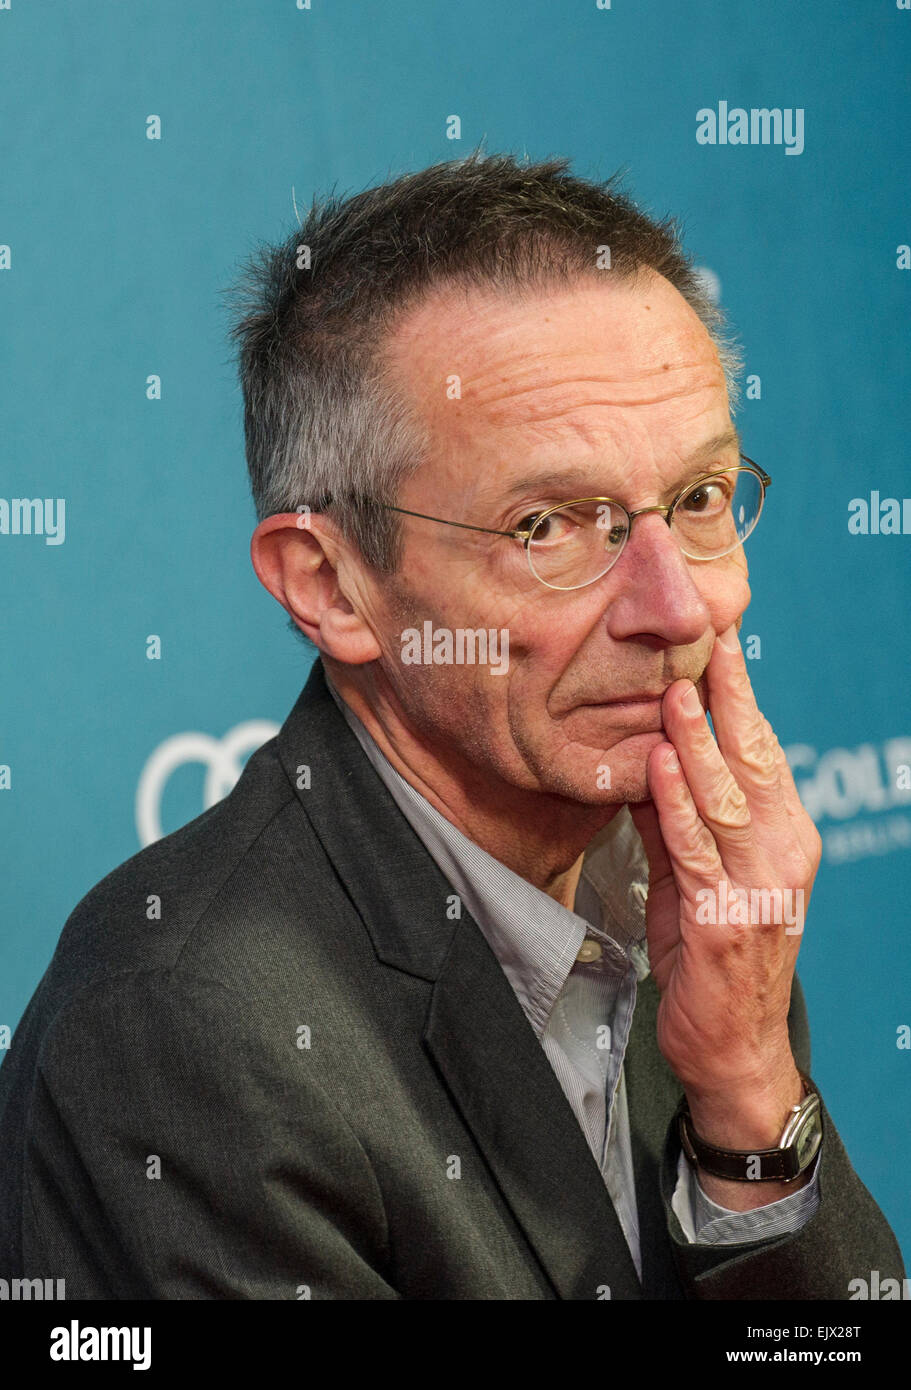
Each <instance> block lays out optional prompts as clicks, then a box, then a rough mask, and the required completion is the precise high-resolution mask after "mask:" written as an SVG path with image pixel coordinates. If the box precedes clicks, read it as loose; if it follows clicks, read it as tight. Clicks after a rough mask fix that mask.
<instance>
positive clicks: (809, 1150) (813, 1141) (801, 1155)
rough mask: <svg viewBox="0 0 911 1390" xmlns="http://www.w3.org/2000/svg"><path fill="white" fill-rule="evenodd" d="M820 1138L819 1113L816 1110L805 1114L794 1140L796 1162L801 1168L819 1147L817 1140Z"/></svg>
mask: <svg viewBox="0 0 911 1390" xmlns="http://www.w3.org/2000/svg"><path fill="white" fill-rule="evenodd" d="M821 1138H822V1126H821V1124H820V1122H819V1113H818V1112H816V1113H814V1114H812V1115H808V1116H807V1118H806V1120H805V1122H804V1123H803V1124H802V1125H801V1127H800V1132H799V1134H798V1135H797V1138H796V1139H795V1141H794V1149H795V1151H796V1153H797V1162H798V1163H799V1164H800V1167H801V1168H805V1167H806V1165H807V1164H808V1163H809V1162H810V1160H811V1158H812V1157H813V1155H814V1154H815V1152H816V1150H817V1149H818V1148H819V1141H820V1139H821Z"/></svg>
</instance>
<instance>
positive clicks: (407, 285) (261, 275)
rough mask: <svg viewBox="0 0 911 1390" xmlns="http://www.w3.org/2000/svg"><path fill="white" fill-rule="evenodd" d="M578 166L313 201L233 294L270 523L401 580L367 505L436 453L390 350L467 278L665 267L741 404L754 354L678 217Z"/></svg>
mask: <svg viewBox="0 0 911 1390" xmlns="http://www.w3.org/2000/svg"><path fill="white" fill-rule="evenodd" d="M568 165H569V161H568V160H566V159H559V160H558V159H554V160H547V161H544V162H541V163H530V162H528V161H527V160H523V161H520V160H516V159H514V158H512V157H511V156H508V155H483V154H481V153H480V152H478V151H475V152H474V153H473V154H471V155H469V156H468V157H467V158H465V159H460V160H455V161H452V162H447V163H442V164H435V165H433V166H432V167H430V168H428V169H422V170H420V171H419V172H417V173H411V174H404V175H402V176H401V177H399V178H395V179H392V180H390V181H389V182H387V183H384V184H381V185H380V186H378V187H375V188H370V189H367V190H366V191H364V192H362V193H358V194H355V195H354V196H352V197H347V198H340V197H337V196H335V195H334V194H333V195H330V196H328V197H326V198H325V199H323V200H322V201H317V200H316V199H314V202H313V205H312V207H311V209H310V212H309V213H308V214H307V216H306V217H305V218H304V220H303V221H302V222H301V224H300V226H299V227H298V228H295V230H294V231H293V233H292V234H291V235H290V236H289V237H288V238H287V240H285V241H284V242H282V243H280V244H279V245H276V246H266V247H263V248H261V249H260V250H258V251H256V252H254V253H253V255H252V256H251V257H249V258H248V259H247V261H246V262H245V263H244V266H243V269H242V273H241V277H240V279H239V280H238V281H237V282H236V284H235V285H234V286H233V287H231V288H230V289H229V290H228V291H227V293H228V296H229V299H230V300H231V301H232V304H233V306H234V307H235V308H236V312H237V318H236V320H235V322H234V325H233V327H232V328H231V330H230V337H231V339H232V340H233V341H234V343H235V344H236V345H237V347H238V349H239V373H240V380H241V386H242V390H243V397H244V434H245V440H246V455H247V465H248V468H249V472H250V480H251V485H252V491H253V498H254V501H255V504H256V511H257V516H258V517H259V519H260V520H262V519H263V517H266V516H271V515H272V514H273V513H276V512H293V511H300V510H302V509H303V508H305V507H309V508H310V509H311V510H312V511H314V512H316V511H322V512H324V513H325V514H326V515H327V516H329V517H331V518H332V520H333V521H334V522H335V523H336V525H337V526H338V527H339V529H340V531H341V532H342V534H343V535H344V536H346V538H347V539H348V540H349V541H351V542H352V543H354V544H355V545H356V546H357V548H358V550H359V551H360V553H361V555H362V556H363V558H364V560H365V561H366V563H367V564H369V565H371V566H372V567H373V568H374V569H376V570H379V571H385V572H391V571H394V570H395V569H396V567H397V564H398V562H399V559H400V545H401V518H400V517H399V516H398V515H397V514H396V513H394V512H389V511H387V510H385V509H384V508H382V507H377V506H375V505H370V502H369V501H368V500H367V499H373V500H374V501H385V502H395V501H396V497H397V493H398V489H399V487H400V485H401V484H402V482H403V481H404V480H405V479H406V478H407V477H409V476H410V475H411V474H412V473H413V472H414V471H416V469H418V468H419V467H420V465H421V463H422V462H423V461H424V460H425V458H426V457H427V453H428V448H429V441H428V439H427V436H426V430H425V428H424V426H423V425H422V423H421V421H420V420H419V419H418V418H417V417H416V414H415V410H414V407H413V406H412V404H410V403H409V402H408V401H406V400H405V399H403V395H402V391H401V389H400V388H398V387H397V386H396V385H395V383H394V382H393V380H392V379H391V375H390V373H389V371H388V368H387V364H386V361H385V358H384V348H385V346H386V345H387V343H388V342H389V337H390V335H391V333H392V331H393V329H394V327H395V324H396V322H397V321H398V320H399V319H400V317H401V316H402V315H403V314H404V313H405V312H407V310H408V309H409V308H410V307H412V306H414V305H415V304H416V303H417V302H418V301H419V300H420V299H421V298H422V297H424V296H426V295H427V293H428V292H429V291H431V290H433V289H436V288H438V287H443V286H446V285H451V284H453V283H462V284H467V285H469V286H476V287H478V288H493V289H503V290H506V291H513V292H515V291H519V292H534V291H535V290H545V289H548V288H551V287H556V286H558V285H560V284H571V283H574V282H578V281H579V280H580V279H584V278H590V277H592V276H595V275H598V274H599V273H600V272H599V271H598V269H597V265H596V256H597V253H598V251H599V250H603V248H604V247H608V248H609V249H610V262H609V263H610V268H611V275H612V278H614V279H623V280H627V281H635V280H636V279H637V277H638V276H639V275H640V274H642V273H647V272H649V271H652V272H656V273H657V274H659V275H663V276H664V277H665V278H666V279H667V280H669V281H670V283H671V284H672V285H674V286H675V288H676V289H677V290H678V291H679V292H680V294H681V295H682V296H683V298H684V299H685V300H686V301H687V303H688V304H690V306H691V307H692V308H693V310H694V311H695V312H696V314H697V315H698V316H699V318H700V319H701V321H702V323H703V324H704V326H705V327H706V329H707V330H708V332H709V334H710V336H711V338H712V341H713V342H714V344H715V347H716V350H717V352H718V356H719V360H720V362H721V366H722V369H723V371H724V374H725V380H726V383H727V389H728V399H729V403H730V406H731V409H732V410H733V409H735V408H736V405H737V404H739V396H740V391H739V384H738V376H739V373H740V371H741V369H742V366H743V361H742V357H741V353H740V349H739V347H738V346H737V344H736V342H735V340H734V338H733V337H732V336H731V335H730V334H729V333H728V332H727V331H726V327H725V325H726V320H725V317H724V315H723V313H722V312H721V310H720V309H719V308H718V307H717V306H716V305H715V304H714V303H713V301H712V299H711V297H710V295H709V294H708V292H707V290H706V287H705V285H704V283H703V280H702V278H701V277H700V275H699V273H698V272H697V271H696V270H695V269H694V268H693V264H692V261H691V259H690V258H689V257H688V256H687V255H686V254H685V253H684V251H683V250H682V247H681V242H680V236H681V233H680V230H679V227H678V224H677V223H676V222H675V221H674V219H671V218H668V219H665V220H664V221H661V222H656V221H653V220H652V219H651V218H650V217H648V216H646V215H645V213H643V212H641V211H640V210H639V208H638V207H637V206H636V204H635V203H634V202H633V201H632V200H631V199H630V198H629V197H627V196H626V195H624V194H622V193H621V192H619V190H618V187H617V184H618V181H619V178H620V175H619V174H614V175H613V176H612V177H611V178H609V179H607V180H606V181H604V182H603V183H594V182H590V181H588V180H586V179H581V178H577V177H575V176H573V175H571V174H569V173H567V168H568Z"/></svg>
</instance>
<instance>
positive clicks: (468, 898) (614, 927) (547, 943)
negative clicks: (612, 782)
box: [326, 672, 649, 1037]
mask: <svg viewBox="0 0 911 1390" xmlns="http://www.w3.org/2000/svg"><path fill="white" fill-rule="evenodd" d="M326 684H327V686H328V687H329V691H330V693H331V695H332V698H333V699H334V700H335V702H336V704H337V705H338V707H339V709H340V710H341V712H342V714H343V715H344V717H345V719H346V721H347V723H348V726H349V728H350V729H351V731H352V732H353V733H354V735H355V737H356V738H357V740H358V742H359V743H360V745H361V747H362V748H363V750H364V753H365V754H366V756H367V758H368V759H369V760H370V762H371V763H372V765H373V767H374V769H375V770H376V772H377V775H378V776H379V777H380V779H381V780H382V782H383V783H384V785H385V786H386V788H387V789H388V791H389V793H390V794H391V796H392V798H393V800H394V801H395V802H396V804H397V806H398V807H399V810H400V811H401V812H402V814H403V815H404V817H405V819H406V820H407V821H408V822H409V824H410V825H411V827H412V829H413V830H414V832H415V834H416V835H417V836H418V838H419V839H420V840H421V841H422V843H423V844H424V846H425V848H426V849H427V851H428V853H429V854H430V855H431V857H432V858H433V859H434V860H435V861H436V863H437V865H438V866H439V868H440V870H441V872H442V873H443V875H444V877H445V878H446V879H447V880H448V881H449V883H451V884H452V887H453V888H454V889H455V891H456V893H457V895H458V897H459V898H460V899H461V901H462V903H464V905H465V907H466V908H467V909H468V911H469V912H470V913H471V915H472V917H473V918H474V919H475V921H476V922H477V923H478V926H479V927H480V928H481V930H482V932H483V933H484V936H485V937H486V939H487V942H488V944H489V946H490V948H491V950H492V951H493V952H494V954H495V955H496V957H497V959H498V960H499V962H500V965H501V966H502V968H503V971H504V973H505V974H506V976H507V978H508V979H509V982H510V984H511V985H512V987H513V990H514V991H515V994H516V996H517V998H518V1000H519V1003H520V1004H521V1005H522V1008H523V1010H524V1011H525V1015H526V1017H527V1018H528V1020H529V1022H530V1023H531V1025H532V1027H533V1028H534V1029H535V1032H536V1033H537V1034H538V1036H539V1037H540V1036H541V1035H542V1034H543V1032H544V1029H545V1028H546V1027H547V1021H548V1019H549V1017H550V1013H551V1010H552V1008H553V1006H554V1004H555V1002H556V1000H557V997H558V995H559V994H560V991H561V990H562V988H563V986H564V984H565V982H566V977H567V976H568V974H569V972H570V970H571V969H572V968H573V965H574V963H575V960H576V956H577V954H578V951H579V947H580V946H581V945H582V942H583V940H584V939H585V938H586V937H594V938H595V939H596V940H597V941H598V942H599V943H600V944H601V947H602V952H603V957H602V958H603V961H604V967H605V968H607V969H613V970H616V971H617V972H619V973H625V972H626V971H627V970H628V969H629V968H630V966H632V968H633V969H634V970H635V972H636V975H637V977H638V978H639V979H640V980H641V979H643V978H644V977H645V976H646V975H647V974H648V972H649V962H648V950H647V944H646V938H645V900H646V897H647V896H648V866H647V862H646V859H645V853H644V850H643V848H642V841H641V839H640V837H639V834H638V832H637V830H636V827H635V825H634V824H633V821H632V818H631V817H630V814H629V810H628V808H627V807H626V806H624V807H623V808H622V809H621V810H620V811H619V812H618V813H617V815H616V816H615V817H614V818H613V820H612V821H610V823H609V824H608V825H606V826H605V827H604V829H603V830H601V831H599V833H598V834H597V835H596V836H595V837H594V839H593V840H592V842H591V844H590V845H589V846H588V848H587V849H586V851H585V858H584V860H583V865H582V872H581V874H580V876H579V885H578V888H577V890H576V897H575V901H574V904H573V908H574V910H573V911H570V910H569V909H568V908H566V907H563V906H562V905H561V904H560V903H558V902H556V901H555V900H554V899H553V898H551V897H550V896H549V895H548V894H547V893H544V892H542V891H541V889H539V888H536V887H535V886H534V885H533V884H531V883H529V882H528V881H527V880H526V879H524V878H521V877H520V876H519V875H518V874H516V873H514V872H513V870H512V869H509V868H507V866H506V865H505V864H502V863H501V862H500V861H499V860H498V859H494V857H493V856H492V855H490V854H488V853H487V851H486V850H483V849H482V848H481V847H480V845H476V844H475V843H474V842H473V841H472V840H469V839H468V837H467V836H465V835H463V834H462V832H461V831H460V830H457V829H456V827H455V826H454V825H453V824H452V822H451V821H448V820H447V819H446V817H445V816H444V815H442V814H441V813H440V812H439V811H438V810H437V808H436V807H435V806H432V805H431V803H430V802H429V801H428V800H427V798H426V797H424V796H422V795H421V793H420V792H419V791H418V790H417V789H416V788H415V787H413V786H412V785H411V783H410V782H407V781H406V780H405V778H404V777H402V776H401V774H400V773H399V772H398V771H397V770H396V769H395V768H394V767H393V766H392V764H391V763H390V762H389V760H388V759H387V758H386V757H385V755H384V754H383V753H382V751H381V750H380V748H379V747H378V746H377V743H376V741H375V740H374V739H373V737H372V736H371V734H370V733H369V732H368V730H367V729H366V728H365V727H364V725H363V724H362V723H361V721H360V719H358V717H357V715H356V714H355V713H354V711H353V710H351V709H350V708H349V707H348V705H347V704H346V703H345V701H344V700H343V699H342V698H341V696H340V695H339V693H338V691H337V690H336V689H335V686H334V685H333V683H332V681H331V679H330V677H329V674H328V672H327V673H326Z"/></svg>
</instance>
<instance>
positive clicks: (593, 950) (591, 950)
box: [576, 936, 601, 965]
mask: <svg viewBox="0 0 911 1390" xmlns="http://www.w3.org/2000/svg"><path fill="white" fill-rule="evenodd" d="M600 959H601V943H600V942H599V941H593V940H592V938H591V937H590V936H588V937H586V938H585V940H584V941H583V942H582V945H581V946H580V947H579V954H578V955H577V956H576V960H578V961H581V962H582V964H583V965H590V964H591V962H592V961H595V960H600Z"/></svg>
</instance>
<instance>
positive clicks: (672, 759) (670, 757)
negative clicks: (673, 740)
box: [664, 753, 680, 772]
mask: <svg viewBox="0 0 911 1390" xmlns="http://www.w3.org/2000/svg"><path fill="white" fill-rule="evenodd" d="M664 766H665V767H666V768H668V769H669V770H670V771H671V772H679V771H680V763H679V762H678V761H677V754H676V753H667V754H666V755H665V759H664Z"/></svg>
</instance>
